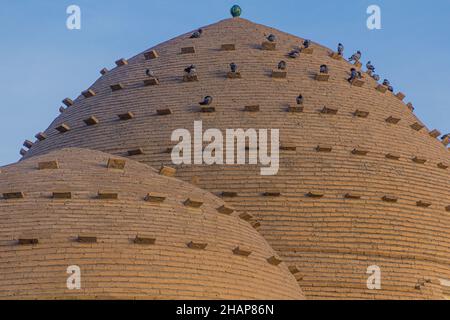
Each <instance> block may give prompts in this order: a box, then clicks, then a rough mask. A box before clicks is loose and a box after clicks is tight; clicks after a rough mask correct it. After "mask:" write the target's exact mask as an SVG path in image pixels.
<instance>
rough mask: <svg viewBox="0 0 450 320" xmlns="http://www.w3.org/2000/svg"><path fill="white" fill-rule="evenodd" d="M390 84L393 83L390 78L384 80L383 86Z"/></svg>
mask: <svg viewBox="0 0 450 320" xmlns="http://www.w3.org/2000/svg"><path fill="white" fill-rule="evenodd" d="M390 85H391V83H390V82H389V80H388V79H384V80H383V86H390Z"/></svg>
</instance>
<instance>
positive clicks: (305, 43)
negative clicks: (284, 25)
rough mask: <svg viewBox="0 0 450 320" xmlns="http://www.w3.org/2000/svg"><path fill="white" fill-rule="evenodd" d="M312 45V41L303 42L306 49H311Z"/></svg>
mask: <svg viewBox="0 0 450 320" xmlns="http://www.w3.org/2000/svg"><path fill="white" fill-rule="evenodd" d="M310 45H311V40H305V41H303V47H304V48H305V49H307V48H309V46H310Z"/></svg>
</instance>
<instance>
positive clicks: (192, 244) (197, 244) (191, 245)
mask: <svg viewBox="0 0 450 320" xmlns="http://www.w3.org/2000/svg"><path fill="white" fill-rule="evenodd" d="M207 246H208V244H207V243H202V242H194V241H191V242H189V243H187V247H188V248H190V249H195V250H205V249H206V247H207Z"/></svg>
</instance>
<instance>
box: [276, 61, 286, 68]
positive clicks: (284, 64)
mask: <svg viewBox="0 0 450 320" xmlns="http://www.w3.org/2000/svg"><path fill="white" fill-rule="evenodd" d="M286 67H287V65H286V61H280V62H279V63H278V70H286Z"/></svg>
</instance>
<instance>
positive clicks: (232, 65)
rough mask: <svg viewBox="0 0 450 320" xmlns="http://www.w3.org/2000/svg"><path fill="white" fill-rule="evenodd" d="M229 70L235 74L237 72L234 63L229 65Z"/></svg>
mask: <svg viewBox="0 0 450 320" xmlns="http://www.w3.org/2000/svg"><path fill="white" fill-rule="evenodd" d="M230 69H231V72H233V73H236V72H237V64H236V63H234V62H232V63H230Z"/></svg>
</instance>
